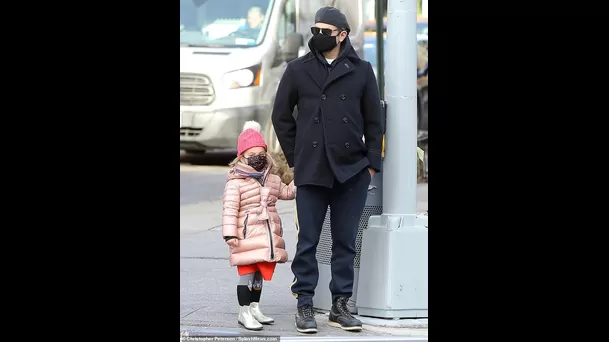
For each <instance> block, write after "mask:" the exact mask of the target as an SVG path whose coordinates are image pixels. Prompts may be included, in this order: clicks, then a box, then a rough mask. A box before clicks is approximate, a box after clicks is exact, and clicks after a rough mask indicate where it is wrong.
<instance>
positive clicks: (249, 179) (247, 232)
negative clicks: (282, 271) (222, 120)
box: [222, 121, 296, 330]
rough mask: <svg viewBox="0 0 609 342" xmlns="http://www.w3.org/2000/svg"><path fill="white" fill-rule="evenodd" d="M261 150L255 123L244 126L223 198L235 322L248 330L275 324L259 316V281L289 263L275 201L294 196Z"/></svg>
mask: <svg viewBox="0 0 609 342" xmlns="http://www.w3.org/2000/svg"><path fill="white" fill-rule="evenodd" d="M266 148H267V146H266V143H265V142H264V138H263V137H262V135H261V134H260V124H258V123H257V122H255V121H248V122H246V123H245V125H244V127H243V132H241V134H240V135H239V139H238V141H237V158H235V160H234V161H233V162H232V163H231V164H230V166H231V168H230V170H229V173H228V176H227V182H226V186H225V188H224V198H223V209H222V235H223V237H224V240H225V241H226V243H227V244H228V246H229V250H230V258H229V260H230V264H231V265H232V266H237V270H238V272H239V282H238V285H237V300H238V301H239V306H240V307H241V308H240V311H239V318H238V319H237V321H238V322H239V324H241V325H243V326H244V327H245V328H246V329H249V330H261V329H262V324H261V323H263V324H271V323H273V322H274V321H275V320H274V319H273V318H270V317H267V316H265V315H264V314H262V312H261V311H260V306H259V302H260V294H261V292H262V282H263V280H266V281H270V280H271V278H272V277H273V273H274V271H275V265H276V263H278V262H279V263H284V262H286V261H287V260H288V255H287V253H286V251H285V241H284V240H283V227H282V225H281V218H280V217H279V214H278V213H277V208H276V207H275V203H276V202H277V200H278V199H282V200H291V199H294V197H295V195H296V187H295V186H294V182H293V181H292V182H291V183H290V185H285V184H284V183H282V182H281V178H280V177H279V176H277V175H276V174H275V173H274V172H273V169H274V167H275V165H274V163H273V159H272V158H271V156H270V155H269V154H267V153H266Z"/></svg>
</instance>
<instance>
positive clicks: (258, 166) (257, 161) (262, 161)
mask: <svg viewBox="0 0 609 342" xmlns="http://www.w3.org/2000/svg"><path fill="white" fill-rule="evenodd" d="M266 163H267V161H266V156H265V155H255V156H251V157H247V165H249V166H251V167H253V168H254V170H256V171H258V172H260V171H262V170H264V168H265V167H266Z"/></svg>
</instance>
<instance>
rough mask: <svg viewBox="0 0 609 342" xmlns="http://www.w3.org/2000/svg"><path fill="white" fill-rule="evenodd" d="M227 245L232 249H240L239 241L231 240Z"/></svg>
mask: <svg viewBox="0 0 609 342" xmlns="http://www.w3.org/2000/svg"><path fill="white" fill-rule="evenodd" d="M226 244H227V245H229V246H230V247H238V246H239V239H229V240H227V241H226Z"/></svg>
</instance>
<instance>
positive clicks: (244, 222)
mask: <svg viewBox="0 0 609 342" xmlns="http://www.w3.org/2000/svg"><path fill="white" fill-rule="evenodd" d="M248 217H250V214H245V221H243V226H244V227H243V238H244V239H245V234H247V219H248Z"/></svg>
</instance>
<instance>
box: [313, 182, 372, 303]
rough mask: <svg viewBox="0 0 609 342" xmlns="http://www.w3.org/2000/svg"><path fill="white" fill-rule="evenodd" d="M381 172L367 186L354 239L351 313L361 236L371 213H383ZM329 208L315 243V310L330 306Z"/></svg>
mask: <svg viewBox="0 0 609 342" xmlns="http://www.w3.org/2000/svg"><path fill="white" fill-rule="evenodd" d="M382 185H383V173H382V172H381V173H377V174H376V175H374V177H372V181H371V182H370V186H369V187H368V198H366V206H365V207H364V212H363V213H362V217H361V218H360V221H359V227H358V231H357V238H356V240H355V250H356V253H357V254H356V255H355V282H354V284H353V296H352V297H351V299H350V300H349V303H348V306H349V311H351V313H354V314H355V313H357V308H356V306H355V304H356V301H357V283H358V278H359V268H360V256H361V249H362V236H363V233H364V229H366V227H367V226H368V220H369V219H370V216H372V215H381V214H382V213H383V205H382V202H383V192H382ZM330 210H331V209H330V208H329V207H328V212H327V213H326V219H325V221H324V225H323V228H322V230H321V237H320V239H319V244H318V245H317V253H316V256H317V267H318V268H319V281H318V282H317V288H315V296H314V297H313V306H314V307H315V309H317V310H323V311H325V310H328V311H329V310H330V308H331V307H332V294H331V293H330V280H331V279H332V272H331V271H330V260H331V257H332V233H331V232H330Z"/></svg>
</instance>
